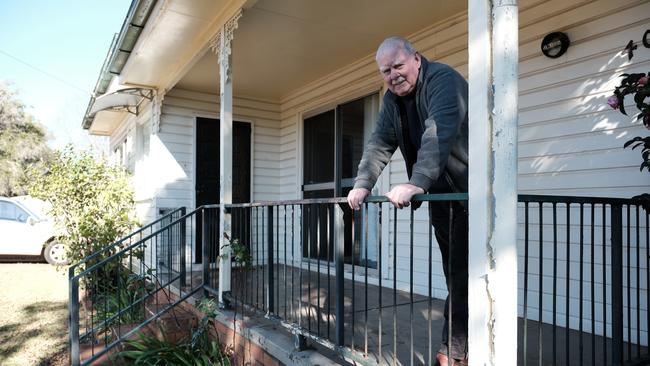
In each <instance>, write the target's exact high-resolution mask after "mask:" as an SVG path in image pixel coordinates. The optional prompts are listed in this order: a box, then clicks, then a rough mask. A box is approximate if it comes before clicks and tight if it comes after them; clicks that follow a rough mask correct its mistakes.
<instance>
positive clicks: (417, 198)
mask: <svg viewBox="0 0 650 366" xmlns="http://www.w3.org/2000/svg"><path fill="white" fill-rule="evenodd" d="M467 199H468V194H467V193H436V194H416V195H414V196H413V198H412V199H411V202H424V201H466V200H467ZM347 202H348V201H347V198H345V197H332V198H306V199H299V200H284V201H259V202H251V203H232V204H227V205H225V206H226V208H247V207H266V206H283V205H308V204H325V203H347ZM364 202H368V203H383V202H388V197H386V196H368V197H366V199H365V200H364ZM219 206H220V204H212V205H204V206H201V207H203V208H217V207H219Z"/></svg>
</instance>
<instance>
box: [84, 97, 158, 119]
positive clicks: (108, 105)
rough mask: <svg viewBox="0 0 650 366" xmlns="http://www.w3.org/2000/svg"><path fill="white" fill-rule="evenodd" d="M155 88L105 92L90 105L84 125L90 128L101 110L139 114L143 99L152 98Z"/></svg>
mask: <svg viewBox="0 0 650 366" xmlns="http://www.w3.org/2000/svg"><path fill="white" fill-rule="evenodd" d="M153 96H154V90H153V89H149V88H125V89H120V90H117V91H114V92H112V93H109V94H104V95H102V96H99V97H97V98H93V100H92V101H91V102H90V104H89V105H88V107H89V108H88V110H87V111H86V118H85V119H84V124H83V127H84V128H85V129H88V128H90V125H91V124H92V121H93V120H94V119H95V115H96V114H97V113H99V112H101V111H107V110H109V111H116V112H128V113H131V114H134V115H138V113H139V106H140V104H141V103H142V101H143V100H145V99H148V100H152V99H153Z"/></svg>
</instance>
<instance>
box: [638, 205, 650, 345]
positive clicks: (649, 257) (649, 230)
mask: <svg viewBox="0 0 650 366" xmlns="http://www.w3.org/2000/svg"><path fill="white" fill-rule="evenodd" d="M645 250H646V252H645V254H646V255H645V269H646V270H645V273H646V282H645V290H646V291H645V292H646V302H645V303H646V308H645V309H646V322H647V324H646V328H645V329H646V350H647V349H648V348H650V212H647V211H646V213H645ZM640 323H641V320H640V319H639V324H640ZM646 354H648V352H646Z"/></svg>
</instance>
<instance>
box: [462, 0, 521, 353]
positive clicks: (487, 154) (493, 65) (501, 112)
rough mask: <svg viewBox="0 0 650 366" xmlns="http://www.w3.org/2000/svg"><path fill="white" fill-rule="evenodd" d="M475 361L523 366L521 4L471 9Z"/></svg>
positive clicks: (482, 3)
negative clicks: (520, 347) (519, 343)
mask: <svg viewBox="0 0 650 366" xmlns="http://www.w3.org/2000/svg"><path fill="white" fill-rule="evenodd" d="M468 18H469V21H468V24H469V123H470V127H469V146H470V151H469V160H470V170H469V210H470V211H469V360H470V362H471V363H473V364H481V365H499V366H504V365H516V364H517V348H516V347H517V236H516V234H517V97H518V89H517V72H518V71H517V70H518V68H517V66H518V65H517V63H518V32H519V29H518V9H517V1H516V0H471V1H468Z"/></svg>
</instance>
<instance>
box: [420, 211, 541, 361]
mask: <svg viewBox="0 0 650 366" xmlns="http://www.w3.org/2000/svg"><path fill="white" fill-rule="evenodd" d="M429 204H430V203H429ZM528 206H529V202H528V201H526V202H524V341H523V343H524V354H523V359H524V366H527V365H528V257H529V255H528V232H529V218H528V212H529V207H528ZM429 276H431V275H429Z"/></svg>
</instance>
